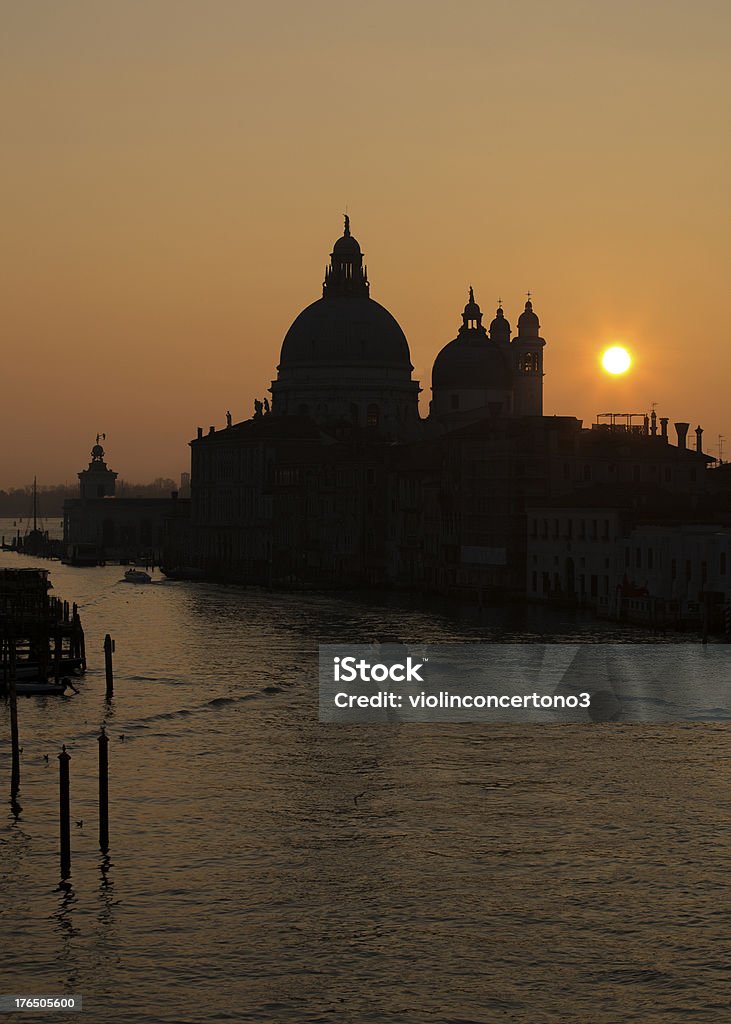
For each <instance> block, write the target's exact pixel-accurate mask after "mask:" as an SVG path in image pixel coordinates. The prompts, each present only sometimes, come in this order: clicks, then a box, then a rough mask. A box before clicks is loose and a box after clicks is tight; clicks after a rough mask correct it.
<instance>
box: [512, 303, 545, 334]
mask: <svg viewBox="0 0 731 1024" xmlns="http://www.w3.org/2000/svg"><path fill="white" fill-rule="evenodd" d="M540 326H541V324H540V321H539V319H538V317H537V316H536V314H535V313H534V312H533V303H532V302H531V300H530V299H528V301H527V302H526V304H525V309H524V310H523V312H522V313H521V314H520V316H519V317H518V333H519V334H520V335H521V336H522V337H524V338H525V337H532V338H537V337H538V328H539V327H540Z"/></svg>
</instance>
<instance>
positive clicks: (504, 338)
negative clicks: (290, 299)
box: [271, 216, 545, 440]
mask: <svg viewBox="0 0 731 1024" xmlns="http://www.w3.org/2000/svg"><path fill="white" fill-rule="evenodd" d="M538 329H539V322H538V317H537V316H536V314H535V313H534V312H533V307H532V304H531V302H530V300H529V301H528V302H527V303H526V306H525V311H524V312H523V313H522V314H521V316H520V318H519V320H518V334H517V336H516V337H515V338H514V339H513V340H512V341H511V330H510V324H509V323H508V321H507V319H506V318H505V315H504V313H503V309H502V305H500V307H499V308H498V310H497V313H496V315H495V318H494V320H493V321H492V323H491V325H490V330H489V333H488V331H487V330H486V329H485V327H484V326H483V324H482V311H481V310H480V307H479V306H478V304H477V302H476V301H475V297H474V292H473V289H472V288H470V291H469V301H468V302H467V305H466V306H465V308H464V312H463V313H462V326H461V327H460V329H459V333H458V335H457V337H456V338H455V339H454V340H453V341H451V342H450V343H449V344H448V345H446V346H445V347H444V348H443V349H442V351H441V352H440V353H439V355H438V356H437V358H436V361H435V363H434V369H433V373H432V401H431V405H430V415H429V420H428V421H425V420H421V419H420V418H419V410H418V396H419V391H420V388H419V383H418V381H415V380H412V377H411V374H412V371H413V366H412V364H411V355H410V352H409V345H408V342H407V340H406V337H405V335H404V332H403V331H402V329H401V327H400V326H399V324H398V322H397V321H396V320H395V319H394V317H393V316H392V315H391V313H389V311H388V310H387V309H385V308H384V307H383V306H381V305H380V304H379V303H378V302H376V301H374V299H372V298H371V297H370V283H369V281H368V272H367V268H366V267H365V266H364V264H363V253H362V251H361V248H360V245H359V244H358V241H357V240H356V239H355V238H354V237H353V235H351V233H350V221H349V218H348V217H347V216H346V218H345V230H344V232H343V235H342V237H341V238H339V239H338V240H337V241H336V242H335V245H334V246H333V251H332V253H331V255H330V264H329V266H328V267H327V268H326V270H325V280H324V283H323V286H322V298H321V299H318V300H317V301H316V302H313V303H312V304H311V305H310V306H307V308H306V309H304V310H303V311H302V312H301V313H300V314H299V316H298V317H297V318H296V320H295V321H294V323H293V324H292V326H291V327H290V328H289V330H288V331H287V334H286V336H285V339H284V343H283V344H282V351H281V355H280V359H279V366H278V367H277V379H276V380H275V381H273V382H272V386H271V393H272V413H273V414H274V415H290V416H292V415H296V416H306V417H308V418H310V419H313V420H314V421H315V422H316V423H318V424H319V425H320V426H322V427H324V428H328V427H333V426H338V425H342V424H350V425H352V426H354V427H366V428H369V429H371V430H374V431H377V432H378V433H379V434H380V435H382V436H383V437H385V438H389V439H392V440H412V439H414V438H416V437H417V436H418V435H419V434H420V433H421V432H422V431H423V430H425V429H426V430H427V431H428V432H433V431H434V430H440V431H443V430H449V429H452V428H454V427H456V426H461V425H463V424H465V423H468V422H473V421H475V420H476V419H482V418H485V417H488V416H509V417H513V416H540V415H542V412H543V398H542V396H543V346H544V344H545V342H544V341H543V339H542V338H540V337H539V334H538Z"/></svg>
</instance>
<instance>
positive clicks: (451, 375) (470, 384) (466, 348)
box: [432, 336, 512, 391]
mask: <svg viewBox="0 0 731 1024" xmlns="http://www.w3.org/2000/svg"><path fill="white" fill-rule="evenodd" d="M511 386H512V381H511V374H510V367H509V366H508V362H507V359H506V358H505V356H504V355H503V353H502V352H501V351H500V349H498V348H497V347H496V346H495V345H494V343H492V342H490V341H488V340H487V339H486V338H485V337H484V336H483V337H481V336H478V337H477V338H475V339H474V340H473V339H471V338H467V337H464V336H462V337H459V338H455V340H454V341H450V343H449V344H448V345H445V346H444V348H443V349H442V351H441V352H440V353H439V355H438V356H437V358H436V359H435V361H434V368H433V369H432V388H452V389H454V390H463V389H471V388H480V389H484V390H487V391H504V390H508V389H510V388H511Z"/></svg>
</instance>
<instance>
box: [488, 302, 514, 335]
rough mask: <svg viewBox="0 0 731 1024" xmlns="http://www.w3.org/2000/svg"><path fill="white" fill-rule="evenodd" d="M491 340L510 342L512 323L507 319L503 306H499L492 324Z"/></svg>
mask: <svg viewBox="0 0 731 1024" xmlns="http://www.w3.org/2000/svg"><path fill="white" fill-rule="evenodd" d="M490 338H491V340H492V341H510V323H509V322H508V320H506V319H505V314H504V313H503V307H502V306H498V308H497V312H496V313H495V319H494V320H493V322H492V323H491V324H490Z"/></svg>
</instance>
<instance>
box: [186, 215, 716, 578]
mask: <svg viewBox="0 0 731 1024" xmlns="http://www.w3.org/2000/svg"><path fill="white" fill-rule="evenodd" d="M461 319H462V323H461V325H460V326H459V330H458V332H457V335H456V337H455V338H454V339H453V340H451V341H449V342H448V343H447V344H446V345H445V346H444V347H443V348H442V349H441V351H440V352H439V353H438V355H437V357H436V359H435V361H434V365H433V370H432V380H431V401H430V404H429V413H428V416H426V417H424V418H422V417H421V416H420V414H419V407H418V398H419V393H420V384H419V382H418V381H416V380H414V379H413V376H412V374H413V365H412V361H411V354H410V350H409V345H408V342H407V340H406V337H405V335H404V332H403V331H402V329H401V327H400V326H399V324H398V322H397V321H396V319H395V318H394V317H393V316H392V314H391V313H390V312H389V311H388V310H386V309H385V308H384V307H383V306H381V305H380V304H379V303H378V302H376V301H375V300H374V299H373V298H372V297H371V295H370V282H369V280H368V273H367V268H366V266H365V263H364V259H363V252H362V250H361V247H360V245H359V243H358V241H357V240H356V239H355V238H354V237H353V235H352V234H351V231H350V223H349V220H348V218H347V217H346V219H345V230H344V232H343V235H342V237H340V238H339V239H337V241H336V242H335V244H334V246H333V249H332V252H331V254H330V262H329V265H328V266H327V268H326V271H325V278H324V282H323V286H322V296H321V297H320V298H318V299H317V300H316V301H315V302H313V303H312V304H311V305H309V306H308V307H307V308H306V309H304V310H303V311H302V312H301V313H300V314H299V315H298V316H297V317H296V318H295V320H294V322H293V323H292V326H291V327H290V328H289V330H288V331H287V333H286V335H285V338H284V341H283V343H282V347H281V352H280V357H279V364H278V366H277V373H276V377H275V379H274V380H273V381H272V382H271V388H270V393H271V404H270V403H269V401H268V400H267V401H266V402H264V403H262V402H258V401H257V402H256V403H255V406H256V411H255V414H254V416H253V417H252V418H251V419H249V420H246V421H243V422H241V423H233V422H232V420H231V418H230V417H227V425H226V426H225V427H224V428H221V429H216V428H215V427H210V428H209V430H208V431H207V432H204V431H203V429H202V428H200V427H199V428H198V436H197V437H196V438H195V439H194V440H193V441H192V442H191V452H192V461H191V519H190V532H189V534H188V533H186V537H187V538H188V539H187V540H186V544H185V546H184V549H183V547H182V546H181V545H177V547H176V546H175V545H173V549H174V554H172V555H171V556H170V557H169V558H168V561H169V562H170V561H171V560H178V561H184V562H185V563H186V564H187V565H189V566H195V567H197V568H198V569H200V570H202V571H203V572H204V573H206V574H208V575H211V576H218V577H222V578H226V579H232V580H240V581H244V582H252V583H264V584H269V585H273V586H276V585H282V586H302V587H306V586H313V587H322V586H336V587H338V586H339V587H349V586H360V585H368V586H402V587H419V588H426V589H431V590H435V591H440V592H454V591H466V592H471V593H474V592H479V593H480V594H484V593H493V592H496V593H497V592H499V593H501V594H504V593H506V592H509V593H524V590H525V579H526V572H527V564H526V559H527V543H526V522H527V509H528V508H529V507H531V506H532V507H536V506H540V505H545V504H548V503H549V502H551V501H554V500H562V499H566V498H567V497H568V496H569V495H571V494H573V493H574V492H575V491H577V490H580V489H582V488H584V487H586V486H588V485H589V484H591V483H595V482H596V481H598V480H605V479H606V480H608V481H613V482H616V483H618V484H620V485H622V482H623V481H625V480H626V481H627V485H628V487H629V488H630V489H631V487H632V483H633V481H636V480H637V479H639V478H640V477H641V479H642V480H648V481H654V482H656V483H658V484H659V483H660V482H662V483H663V485H664V486H665V487H666V488H670V489H673V488H681V489H682V488H686V489H687V488H690V489H693V488H695V487H702V486H703V470H704V469H705V464H706V461H707V460H706V457H705V456H703V455H702V453H700V452H699V451H695V452H692V451H690V450H687V449H686V448H685V446H683V447H682V449H681V447H680V445H678V447H675V446H673V445H671V444H670V443H669V440H668V437H667V433H666V432H665V431H663V433H662V434H660V435H658V434H657V432H656V431H651V430H650V428H649V418H646V422H645V426H644V428H642V427H634V426H633V427H628V428H627V430H626V431H623V429H621V428H620V427H619V426H617V425H615V424H614V423H612V426H611V429H610V428H606V429H603V428H602V429H591V430H586V429H584V428H583V427H582V424H581V422H580V421H579V420H577V419H575V418H574V417H570V416H568V417H556V416H550V417H546V416H544V415H543V380H544V351H545V349H546V342H545V340H544V339H543V338H542V337H541V331H540V322H539V319H538V316H537V314H536V312H535V310H534V309H533V304H532V302H531V300H530V297H529V298H528V301H527V302H526V304H525V308H524V310H523V311H522V312H521V314H520V316H519V317H518V320H517V331H516V332H515V333H513V331H512V329H511V326H510V323H509V322H508V319H507V317H506V316H505V312H504V310H503V308H502V304H499V306H498V309H497V311H496V314H495V317H494V318H493V320H492V322H491V323H490V325H489V328H487V327H485V326H484V325H483V314H482V311H481V309H480V306H479V305H478V303H477V301H476V299H475V295H474V291H473V289H472V288H470V289H469V295H468V301H467V304H466V305H465V307H464V310H463V312H462V318H461ZM638 474H639V476H638ZM171 567H172V566H171Z"/></svg>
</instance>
